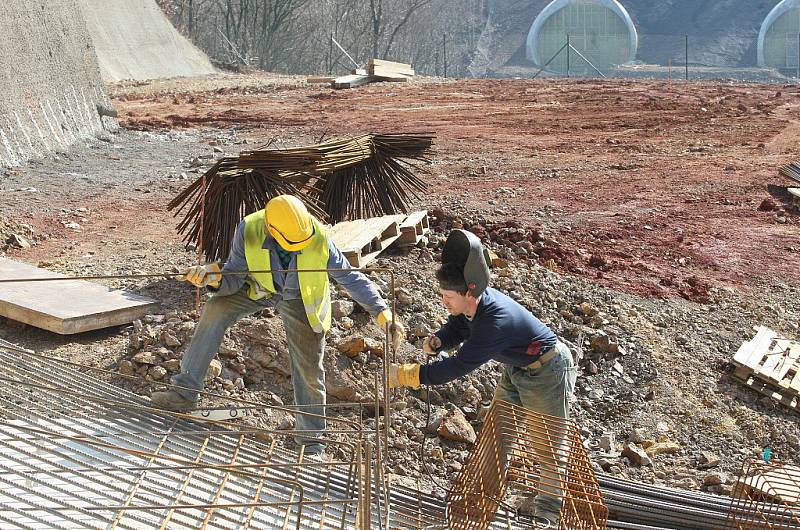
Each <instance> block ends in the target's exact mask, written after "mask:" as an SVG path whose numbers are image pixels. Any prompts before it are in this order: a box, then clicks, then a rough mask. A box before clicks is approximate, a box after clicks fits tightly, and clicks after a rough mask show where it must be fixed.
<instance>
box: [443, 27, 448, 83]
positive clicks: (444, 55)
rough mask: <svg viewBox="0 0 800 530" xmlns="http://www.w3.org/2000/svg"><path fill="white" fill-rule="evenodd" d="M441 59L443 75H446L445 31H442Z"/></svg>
mask: <svg viewBox="0 0 800 530" xmlns="http://www.w3.org/2000/svg"><path fill="white" fill-rule="evenodd" d="M442 59H443V61H444V76H445V77H447V33H442Z"/></svg>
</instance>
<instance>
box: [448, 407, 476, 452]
mask: <svg viewBox="0 0 800 530" xmlns="http://www.w3.org/2000/svg"><path fill="white" fill-rule="evenodd" d="M439 436H441V437H442V438H444V439H446V440H452V441H454V442H468V443H471V444H473V443H475V440H477V438H478V437H477V435H476V434H475V429H473V428H472V425H470V424H469V422H468V421H467V418H466V417H465V416H464V413H463V412H461V411H460V410H458V409H453V410H451V411H450V412H448V413H447V414H446V415H445V417H444V418H442V424H441V425H440V426H439Z"/></svg>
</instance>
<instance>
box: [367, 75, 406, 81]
mask: <svg viewBox="0 0 800 530" xmlns="http://www.w3.org/2000/svg"><path fill="white" fill-rule="evenodd" d="M410 79H411V78H410V77H408V76H405V75H401V74H392V75H376V76H375V81H376V82H384V83H408V81H409V80H410Z"/></svg>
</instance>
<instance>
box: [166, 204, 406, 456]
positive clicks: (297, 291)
mask: <svg viewBox="0 0 800 530" xmlns="http://www.w3.org/2000/svg"><path fill="white" fill-rule="evenodd" d="M282 269H284V270H290V271H291V270H296V269H299V270H300V271H302V270H310V271H316V272H277V271H279V270H282ZM325 269H329V272H324V270H325ZM265 270H271V271H276V272H253V273H250V274H247V275H234V274H230V275H226V274H224V273H226V272H246V271H265ZM320 270H322V271H320ZM220 273H222V274H220ZM329 276H332V277H333V279H335V280H336V281H337V283H339V284H340V285H342V286H343V287H344V288H345V289H346V290H347V292H348V293H349V294H350V296H351V297H352V298H353V299H354V300H355V301H356V302H358V303H359V304H360V305H361V306H362V307H364V308H365V309H366V310H367V311H368V312H369V313H370V315H372V316H373V317H375V319H376V322H377V323H378V325H379V326H380V327H381V329H389V330H390V333H391V339H392V341H393V344H394V346H395V348H397V347H398V346H399V344H400V341H401V340H402V339H403V338H404V336H405V330H404V328H403V325H402V324H401V323H400V322H399V320H397V319H395V320H394V325H389V326H388V327H387V324H391V322H392V313H391V310H389V309H388V306H387V304H386V302H385V301H384V299H383V298H382V297H381V295H380V293H379V292H378V289H377V288H376V286H375V284H373V283H372V282H371V281H370V280H369V279H368V278H367V277H366V276H365V275H364V274H362V273H361V272H359V271H357V270H353V269H352V267H351V266H350V263H349V262H348V261H347V259H346V258H345V257H344V255H343V254H342V252H341V250H339V249H338V248H337V247H336V245H335V244H334V243H333V241H332V240H331V239H330V237H328V234H327V233H326V230H325V228H324V227H323V226H322V224H321V223H320V222H319V221H318V220H317V219H315V218H314V216H312V215H311V214H310V213H308V210H307V209H306V207H305V205H304V204H303V203H302V202H301V201H300V199H298V198H297V197H294V196H292V195H280V196H278V197H275V198H273V199H271V200H270V201H269V202H268V203H267V206H266V208H265V209H264V210H260V211H258V212H256V213H253V214H250V215H248V216H247V217H245V218H244V219H243V220H242V221H241V222H240V223H239V226H238V227H237V229H236V235H235V236H234V239H233V244H232V246H231V252H230V255H229V256H228V260H227V261H226V262H225V264H224V266H222V267H220V266H219V265H218V264H217V263H209V264H206V265H198V266H195V267H189V268H188V269H187V270H186V271H185V273H184V279H185V280H186V281H188V282H190V283H192V284H193V285H195V286H198V287H207V288H208V289H209V290H211V291H213V293H214V294H213V296H212V297H211V299H210V300H209V301H208V303H207V304H206V305H205V307H204V309H203V312H202V315H201V316H200V321H199V322H198V324H197V327H196V328H195V332H194V336H193V337H192V341H191V344H190V345H189V348H188V349H187V350H186V353H185V354H184V356H183V360H182V362H181V372H180V373H179V374H177V375H175V376H174V377H173V378H172V383H173V385H175V386H176V387H180V388H175V389H174V390H167V391H163V392H154V393H153V394H152V395H151V401H152V403H153V405H154V406H156V407H159V408H163V409H168V410H174V411H187V410H192V409H194V408H195V407H196V403H197V398H198V391H200V390H202V388H203V380H204V378H205V376H206V372H207V370H208V366H209V364H210V363H211V360H212V359H213V358H214V356H215V355H216V354H217V350H218V349H219V346H220V344H221V343H222V338H223V335H224V333H225V330H226V329H227V328H228V327H229V326H231V325H232V324H234V323H235V322H236V321H237V320H239V319H240V318H242V317H244V316H247V315H250V314H253V313H256V312H258V311H261V310H263V309H265V308H267V307H272V308H275V309H276V310H277V312H278V313H279V314H280V316H281V319H282V320H283V326H284V330H285V331H286V339H287V342H288V344H289V360H290V364H291V372H292V386H293V389H294V400H295V404H296V405H298V412H297V414H296V424H295V428H296V432H295V440H296V441H297V442H298V444H299V445H305V446H306V447H305V452H306V454H309V453H319V452H322V451H323V450H324V444H322V443H321V441H320V440H319V437H320V436H321V435H322V432H323V431H324V430H325V420H324V418H323V417H322V416H323V415H324V414H325V407H324V405H325V372H324V369H323V365H322V359H323V354H324V349H325V334H326V332H327V331H328V330H329V329H330V327H331V298H330V288H329ZM303 412H307V413H308V414H303Z"/></svg>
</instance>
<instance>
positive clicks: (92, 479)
mask: <svg viewBox="0 0 800 530" xmlns="http://www.w3.org/2000/svg"><path fill="white" fill-rule="evenodd" d="M356 456H357V455H356V452H354V453H353V458H352V459H344V460H343V461H339V462H335V461H334V462H329V461H325V462H318V461H309V460H305V459H303V457H302V456H298V455H297V454H295V453H291V452H288V451H285V450H281V449H279V448H278V447H277V446H276V443H275V442H274V441H273V442H267V441H263V440H262V439H260V438H259V437H258V436H257V435H255V434H254V433H252V432H249V433H248V432H243V431H240V430H238V429H236V428H231V427H223V426H219V425H217V426H214V425H212V424H209V423H204V422H199V421H193V420H191V419H188V418H187V417H185V416H181V415H177V414H171V413H167V412H162V411H157V410H154V409H150V408H149V407H148V402H147V401H146V400H144V399H143V398H141V397H139V396H136V395H134V394H130V393H128V392H126V391H123V390H121V389H119V388H116V387H114V386H113V385H109V384H106V383H103V382H99V381H97V380H96V379H94V378H92V377H90V376H87V375H85V374H82V373H79V372H77V371H74V370H71V369H67V368H65V367H64V366H63V365H61V364H60V363H59V362H57V361H54V360H46V359H43V358H41V357H38V356H32V355H30V356H29V355H27V354H25V353H22V352H18V351H14V352H11V351H7V350H5V349H3V348H0V528H25V529H72V528H81V529H84V528H120V529H151V528H170V529H171V528H198V527H203V528H214V529H232V530H233V529H244V528H250V529H274V528H296V529H298V530H300V529H323V528H329V529H333V528H355V527H356V525H357V524H359V523H362V525H363V523H364V521H368V520H369V519H370V518H371V516H370V514H369V513H366V514H364V513H363V511H364V509H366V510H367V512H369V511H370V510H372V509H374V508H373V507H371V506H370V505H369V504H370V503H369V501H367V502H366V503H365V502H364V498H365V497H364V488H365V484H366V481H368V480H369V473H368V472H364V469H363V466H362V464H365V465H368V462H362V461H361V459H360V458H356ZM365 477H366V479H365ZM365 480H366V481H365ZM359 499H361V501H360V503H359ZM373 504H374V503H373ZM359 510H361V512H362V516H360V519H359V518H358V517H357V515H356V514H357V512H358V511H359ZM364 527H365V526H361V528H364Z"/></svg>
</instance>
